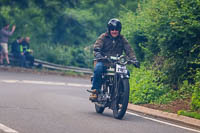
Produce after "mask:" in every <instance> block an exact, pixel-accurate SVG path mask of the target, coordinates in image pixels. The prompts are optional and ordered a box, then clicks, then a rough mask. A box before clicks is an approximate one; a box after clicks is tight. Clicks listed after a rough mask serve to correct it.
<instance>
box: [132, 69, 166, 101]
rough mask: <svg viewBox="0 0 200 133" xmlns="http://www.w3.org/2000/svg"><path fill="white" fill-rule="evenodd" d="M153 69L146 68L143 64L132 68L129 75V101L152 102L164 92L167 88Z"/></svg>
mask: <svg viewBox="0 0 200 133" xmlns="http://www.w3.org/2000/svg"><path fill="white" fill-rule="evenodd" d="M158 80H159V78H158V76H156V75H155V73H154V71H153V70H147V69H145V67H144V66H141V68H140V69H132V72H131V77H130V102H131V103H134V104H145V103H153V102H155V101H158V99H159V98H160V97H161V96H162V95H163V94H165V93H166V92H167V91H168V89H167V88H165V86H164V85H163V84H162V83H159V82H158Z"/></svg>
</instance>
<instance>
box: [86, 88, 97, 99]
mask: <svg viewBox="0 0 200 133" xmlns="http://www.w3.org/2000/svg"><path fill="white" fill-rule="evenodd" d="M87 91H88V92H90V93H92V94H91V95H90V97H89V100H91V101H92V102H94V101H96V100H97V94H98V91H97V90H96V89H93V90H87Z"/></svg>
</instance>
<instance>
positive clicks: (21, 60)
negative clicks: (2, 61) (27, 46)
mask: <svg viewBox="0 0 200 133" xmlns="http://www.w3.org/2000/svg"><path fill="white" fill-rule="evenodd" d="M13 57H14V58H15V59H17V60H18V61H19V63H20V66H21V67H25V66H26V64H25V61H26V60H25V56H24V55H21V54H20V53H14V54H13Z"/></svg>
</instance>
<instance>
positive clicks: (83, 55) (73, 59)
mask: <svg viewBox="0 0 200 133" xmlns="http://www.w3.org/2000/svg"><path fill="white" fill-rule="evenodd" d="M40 49H42V50H43V52H40V53H36V54H38V55H36V56H39V57H40V58H41V59H42V60H46V61H48V62H52V63H56V64H62V65H66V66H78V67H90V66H91V62H92V58H93V57H92V54H91V53H90V51H88V50H86V49H84V48H82V47H80V48H74V47H69V46H63V45H56V46H51V45H46V44H41V45H40V47H36V48H35V50H36V51H37V50H38V51H39V50H40Z"/></svg>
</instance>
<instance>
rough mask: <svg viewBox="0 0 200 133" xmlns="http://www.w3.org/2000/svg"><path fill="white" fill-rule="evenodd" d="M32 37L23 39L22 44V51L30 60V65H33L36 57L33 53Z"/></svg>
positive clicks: (26, 58)
mask: <svg viewBox="0 0 200 133" xmlns="http://www.w3.org/2000/svg"><path fill="white" fill-rule="evenodd" d="M29 43H30V37H25V39H24V40H23V41H22V45H21V48H20V49H21V52H22V53H23V55H24V56H25V60H26V61H29V62H30V63H29V67H33V65H34V60H35V59H34V57H33V55H32V53H33V50H32V49H30V44H29Z"/></svg>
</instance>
